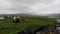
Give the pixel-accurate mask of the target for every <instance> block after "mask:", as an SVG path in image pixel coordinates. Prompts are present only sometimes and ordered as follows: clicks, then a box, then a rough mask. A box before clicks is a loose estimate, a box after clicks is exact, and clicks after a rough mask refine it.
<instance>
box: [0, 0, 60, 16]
mask: <svg viewBox="0 0 60 34" xmlns="http://www.w3.org/2000/svg"><path fill="white" fill-rule="evenodd" d="M16 13H26V14H33V15H47V14H53V13H60V0H0V14H16Z"/></svg>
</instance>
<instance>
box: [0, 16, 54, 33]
mask: <svg viewBox="0 0 60 34" xmlns="http://www.w3.org/2000/svg"><path fill="white" fill-rule="evenodd" d="M19 20H20V22H19V23H17V24H16V23H13V22H12V19H5V20H0V34H16V33H17V32H19V31H22V30H24V29H25V28H29V29H31V30H32V31H34V30H35V29H37V28H39V27H42V26H48V25H52V26H53V25H55V23H54V20H55V19H53V18H37V17H36V18H35V17H30V18H20V19H19ZM4 28H9V29H4Z"/></svg>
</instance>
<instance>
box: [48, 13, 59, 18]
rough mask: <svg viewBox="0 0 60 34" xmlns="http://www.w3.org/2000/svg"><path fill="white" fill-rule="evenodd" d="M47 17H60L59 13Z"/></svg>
mask: <svg viewBox="0 0 60 34" xmlns="http://www.w3.org/2000/svg"><path fill="white" fill-rule="evenodd" d="M48 17H49V18H60V14H50V15H48Z"/></svg>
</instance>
